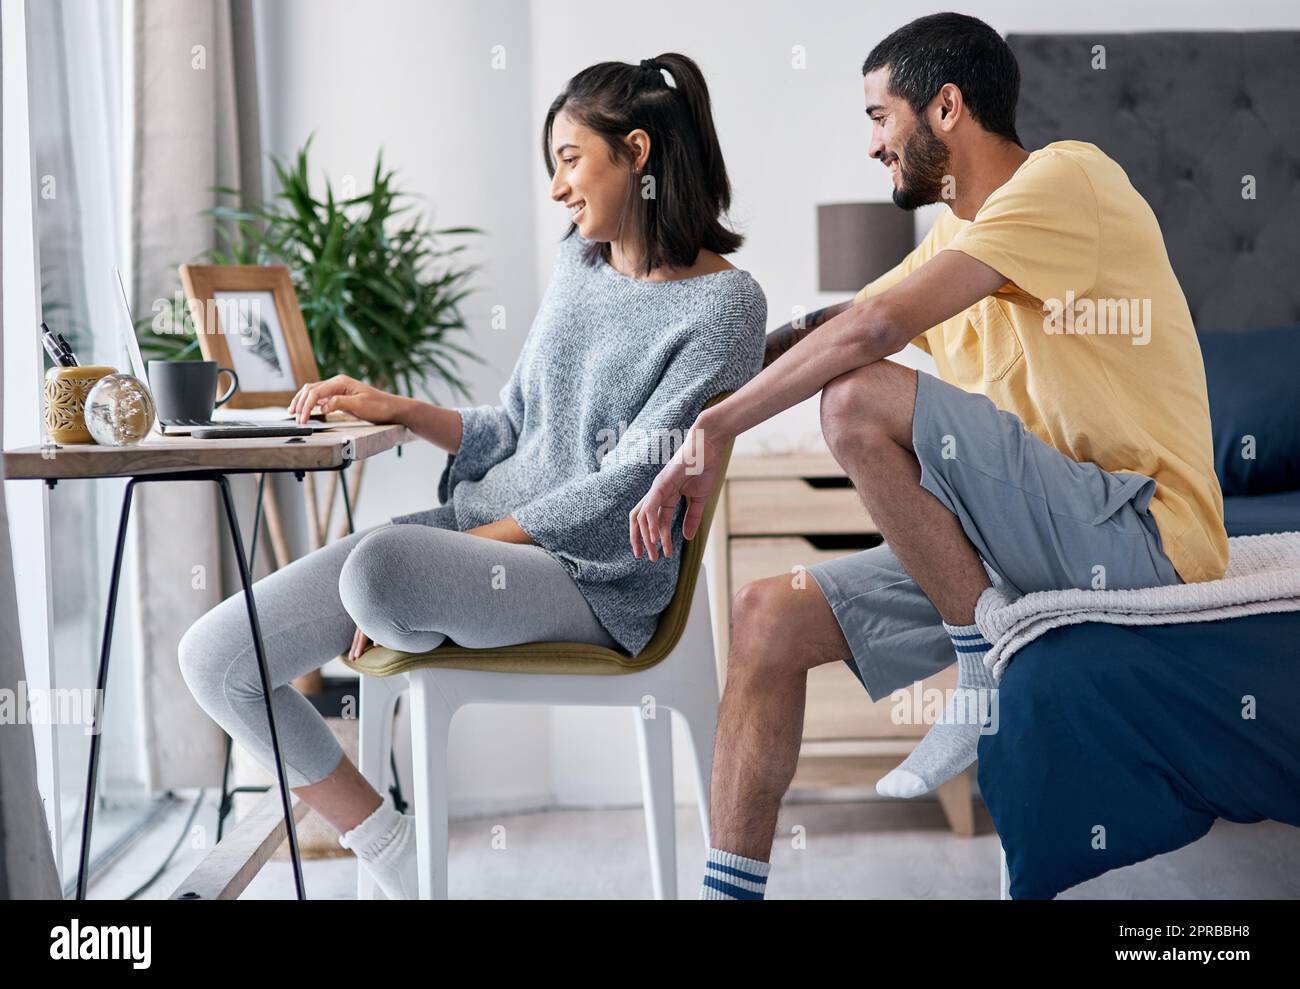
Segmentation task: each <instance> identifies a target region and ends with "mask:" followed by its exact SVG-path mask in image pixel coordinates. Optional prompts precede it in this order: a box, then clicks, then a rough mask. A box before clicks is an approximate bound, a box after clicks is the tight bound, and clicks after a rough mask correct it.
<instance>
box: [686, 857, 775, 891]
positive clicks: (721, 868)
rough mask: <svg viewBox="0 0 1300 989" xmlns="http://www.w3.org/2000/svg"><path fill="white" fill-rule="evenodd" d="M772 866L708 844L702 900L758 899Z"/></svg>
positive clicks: (764, 887) (701, 889) (763, 889)
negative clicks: (710, 846)
mask: <svg viewBox="0 0 1300 989" xmlns="http://www.w3.org/2000/svg"><path fill="white" fill-rule="evenodd" d="M771 868H772V866H771V865H770V864H769V863H767V862H760V861H758V859H750V858H745V856H743V855H737V854H735V853H734V852H724V851H723V850H722V849H720V848H710V849H709V857H708V860H707V861H706V862H705V863H704V883H703V885H702V886H701V887H700V899H701V900H761V899H763V896H764V894H765V893H766V892H767V874H768V872H769V871H771Z"/></svg>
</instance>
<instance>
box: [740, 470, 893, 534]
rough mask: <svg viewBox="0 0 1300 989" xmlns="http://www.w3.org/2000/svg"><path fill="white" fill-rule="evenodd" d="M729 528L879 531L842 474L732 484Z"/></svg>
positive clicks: (742, 531) (744, 530)
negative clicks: (838, 475)
mask: <svg viewBox="0 0 1300 989" xmlns="http://www.w3.org/2000/svg"><path fill="white" fill-rule="evenodd" d="M727 526H728V528H729V529H730V530H731V534H732V535H733V536H735V535H747V534H755V535H782V534H785V533H791V534H796V535H797V534H804V533H809V534H817V533H853V532H874V531H876V527H875V525H874V524H873V523H872V521H871V519H870V518H869V517H868V516H867V510H866V508H864V507H863V505H862V502H861V500H859V498H858V493H857V491H856V490H855V489H854V488H853V487H852V485H851V484H850V483H849V479H848V478H847V477H843V476H840V477H789V478H752V479H751V478H738V479H736V480H729V481H728V482H727Z"/></svg>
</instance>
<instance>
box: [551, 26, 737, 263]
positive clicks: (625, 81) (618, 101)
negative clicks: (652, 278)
mask: <svg viewBox="0 0 1300 989" xmlns="http://www.w3.org/2000/svg"><path fill="white" fill-rule="evenodd" d="M665 70H666V71H667V72H668V73H669V74H670V75H671V76H672V78H673V82H674V83H675V85H673V86H670V85H668V82H667V80H665V79H664V76H663V72H664V71H665ZM561 110H563V111H565V112H566V113H568V114H569V116H571V117H572V118H573V119H574V120H575V121H577V122H578V123H580V124H582V125H583V126H584V127H587V128H589V129H590V130H592V131H595V132H596V133H597V134H599V135H600V136H601V137H602V138H604V139H605V142H606V144H608V146H609V149H610V153H611V155H613V156H614V159H615V160H616V161H617V160H622V161H626V162H628V163H629V164H630V163H631V161H632V154H631V153H630V151H629V149H628V148H627V146H626V145H625V144H624V143H623V138H624V137H626V136H627V134H628V133H630V132H631V131H634V130H636V129H637V128H640V129H642V130H644V131H645V132H646V133H647V134H649V135H650V156H649V158H648V159H647V160H646V163H645V171H644V172H643V174H645V175H650V176H652V177H653V179H654V196H653V197H649V198H647V197H646V196H644V195H641V194H640V190H639V189H638V188H636V183H635V182H634V183H633V187H632V188H631V189H629V198H630V199H631V203H630V204H629V209H630V210H632V211H633V215H635V216H636V218H637V220H638V221H639V223H640V230H641V235H642V238H643V250H644V269H645V274H647V275H649V274H650V273H651V272H652V271H653V270H654V269H655V268H658V267H660V266H663V265H669V266H672V267H688V266H690V265H692V264H694V263H695V259H696V257H697V256H698V255H699V252H700V250H701V249H708V250H710V251H716V252H717V253H718V254H730V253H731V252H733V251H735V250H736V249H738V248H739V247H740V245H741V244H743V243H744V238H743V237H742V236H741V235H740V234H738V233H736V232H735V231H733V230H730V229H728V228H727V227H725V226H723V224H722V222H721V217H722V215H723V214H724V213H726V211H727V210H728V209H729V208H730V207H731V182H730V181H729V180H728V179H727V169H726V166H725V165H724V164H723V162H722V148H721V147H720V146H719V145H718V135H717V132H716V131H715V130H714V128H713V111H712V110H711V109H710V106H709V87H708V86H707V85H706V84H705V82H704V75H703V73H701V72H700V67H699V66H698V65H696V64H695V62H694V61H693V60H692V59H690V58H687V57H686V56H685V55H678V54H676V53H674V52H668V53H666V54H663V55H660V56H658V57H657V58H649V59H644V60H643V61H642V62H641V64H640V65H628V64H627V63H626V62H601V63H599V64H597V65H593V66H590V67H589V68H586V69H583V70H582V71H581V72H579V73H578V74H577V75H576V76H574V77H573V78H572V79H570V80H569V81H568V83H567V84H566V85H565V87H564V91H563V92H562V93H560V95H559V96H557V97H556V98H555V101H554V102H553V103H552V104H551V108H550V109H549V110H548V111H547V113H546V123H545V125H544V126H543V127H542V158H543V160H544V161H545V162H546V172H547V174H548V175H550V176H551V177H552V178H554V177H555V167H556V166H555V162H554V160H553V159H552V157H551V127H552V125H553V124H554V122H555V117H556V116H557V115H558V114H559V112H560V111H561ZM577 229H578V228H577V227H576V226H575V225H573V224H570V225H569V230H568V232H567V233H566V234H565V235H564V238H565V239H566V240H567V239H568V238H569V237H571V236H572V235H573V233H574V231H575V230H577ZM608 258H609V245H607V244H593V245H592V246H591V247H590V248H588V250H587V252H586V258H585V260H586V261H587V263H588V264H596V263H597V262H599V261H600V260H602V259H604V260H608Z"/></svg>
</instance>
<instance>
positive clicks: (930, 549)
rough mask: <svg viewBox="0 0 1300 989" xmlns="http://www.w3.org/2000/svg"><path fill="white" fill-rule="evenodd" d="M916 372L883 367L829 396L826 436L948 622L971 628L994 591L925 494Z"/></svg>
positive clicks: (961, 535) (857, 375)
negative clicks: (915, 426)
mask: <svg viewBox="0 0 1300 989" xmlns="http://www.w3.org/2000/svg"><path fill="white" fill-rule="evenodd" d="M915 407H916V372H915V371H913V370H912V369H911V368H906V367H903V366H902V365H901V364H895V363H894V362H893V361H877V362H876V363H875V364H868V365H867V366H866V367H861V368H858V369H857V370H855V371H851V372H849V373H848V374H845V375H841V376H840V377H838V378H836V379H835V380H834V381H831V382H829V383H828V384H827V385H826V387H825V389H823V390H822V400H821V415H822V434H823V436H825V438H826V443H827V445H828V446H829V447H830V448H831V452H832V453H834V455H835V459H836V460H837V461H838V462H839V464H840V466H841V467H843V468H844V471H845V473H847V474H848V475H849V478H850V479H851V480H852V481H853V485H854V487H856V488H857V490H858V496H859V497H860V498H861V499H862V503H863V505H864V506H866V509H867V512H868V514H870V516H871V519H872V521H873V522H874V523H875V524H876V527H877V528H878V529H879V530H880V534H881V535H882V536H884V538H885V542H887V543H888V544H889V547H890V549H892V550H893V551H894V555H895V556H897V557H898V560H899V562H900V563H902V564H903V566H904V568H906V570H907V572H908V573H909V574H910V575H911V577H912V579H913V580H915V581H916V582H917V584H919V585H920V587H921V590H923V591H925V594H926V597H928V598H929V599H930V601H931V602H932V603H933V604H934V606H935V608H936V609H937V610H938V612H939V614H940V615H941V616H943V620H944V621H945V622H947V623H948V624H950V625H969V624H971V623H972V622H973V621H974V620H975V602H976V601H977V600H979V596H980V595H981V594H982V593H983V592H984V590H985V588H987V587H989V586H990V581H989V578H988V574H987V573H986V572H985V570H984V565H983V563H981V562H980V557H979V554H978V553H977V552H976V551H975V547H974V546H972V545H971V541H970V540H969V539H967V538H966V533H965V532H963V531H962V527H961V522H959V521H958V519H957V516H955V515H953V513H952V512H950V511H948V509H947V508H946V507H945V506H944V504H943V503H942V502H941V501H939V499H938V498H936V497H935V496H934V495H932V494H930V492H929V491H926V490H925V488H923V487H921V464H920V462H919V461H918V460H917V459H916V454H915V453H914V452H913V451H912V416H913V413H914V410H915Z"/></svg>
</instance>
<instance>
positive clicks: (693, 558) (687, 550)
mask: <svg viewBox="0 0 1300 989" xmlns="http://www.w3.org/2000/svg"><path fill="white" fill-rule="evenodd" d="M730 394H732V393H731V392H729V391H724V392H719V393H718V394H717V395H714V396H713V397H712V398H711V399H709V400H708V401H707V402H705V403H704V407H705V408H706V409H707V408H709V407H711V406H714V405H717V404H718V403H719V402H721V401H722V400H723V399H724V398H726V397H727V396H728V395H730ZM733 445H734V441H731V440H728V441H727V445H726V448H725V449H724V450H723V452H722V471H721V476H722V477H724V478H725V477H726V476H727V465H728V464H729V463H730V462H731V448H732V446H733ZM722 487H723V485H722V483H721V482H719V483H718V486H717V487H716V488H714V489H713V494H711V495H709V500H708V502H707V503H706V504H705V506H704V516H703V517H702V518H701V519H700V529H699V531H698V532H696V533H695V538H694V539H688V540H686V542H685V546H684V547H683V549H682V557H681V563H680V564H679V567H680V569H679V571H678V573H677V587H676V589H675V590H674V591H673V596H672V598H671V599H670V600H669V602H668V606H667V607H666V608H664V610H663V614H661V615H660V616H659V626H658V627H657V628H656V629H655V634H654V635H653V636H651V637H650V641H649V642H647V643H646V644H645V648H644V649H642V650H641V651H640V652H639V653H637V654H636V656H635V657H633V658H632V659H631V660H630V661H629V662H630V664H631V665H634V666H635V667H636V668H637V669H644V668H645V667H648V666H653V665H654V664H655V663H657V662H659V661H660V660H661V659H663V658H664V657H665V656H667V655H668V654H669V653H670V652H672V650H673V647H674V646H676V645H677V640H678V639H680V638H681V637H682V632H683V630H684V629H685V628H686V619H687V618H689V617H690V611H691V600H692V599H693V598H694V596H695V582H696V580H697V579H698V578H699V575H700V565H701V564H702V563H703V562H704V545H705V542H706V540H707V539H708V537H709V529H710V527H711V526H712V525H713V513H714V511H715V509H717V507H718V498H719V496H720V495H721V494H722Z"/></svg>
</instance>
